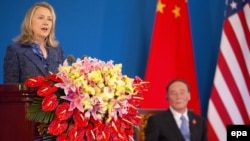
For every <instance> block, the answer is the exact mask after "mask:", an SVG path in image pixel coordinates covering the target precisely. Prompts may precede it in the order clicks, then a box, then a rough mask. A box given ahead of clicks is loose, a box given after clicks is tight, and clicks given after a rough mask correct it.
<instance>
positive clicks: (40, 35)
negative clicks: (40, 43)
mask: <svg viewBox="0 0 250 141" xmlns="http://www.w3.org/2000/svg"><path fill="white" fill-rule="evenodd" d="M52 24H53V17H52V14H51V12H50V10H49V9H47V8H45V7H38V8H37V9H36V11H35V13H34V15H33V17H32V19H31V28H32V32H33V34H34V37H33V39H34V40H41V39H42V40H44V39H45V38H46V37H47V36H48V35H49V34H50V31H51V27H52Z"/></svg>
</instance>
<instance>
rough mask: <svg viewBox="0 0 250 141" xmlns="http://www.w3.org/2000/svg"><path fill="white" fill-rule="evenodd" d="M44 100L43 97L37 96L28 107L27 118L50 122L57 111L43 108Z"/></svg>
mask: <svg viewBox="0 0 250 141" xmlns="http://www.w3.org/2000/svg"><path fill="white" fill-rule="evenodd" d="M42 100H43V98H41V97H35V98H34V99H33V101H32V103H31V105H30V106H29V107H28V110H27V114H26V118H27V119H28V120H31V121H35V122H43V123H49V122H51V121H52V120H53V118H54V116H55V112H54V111H51V112H44V111H43V110H42V107H41V106H42Z"/></svg>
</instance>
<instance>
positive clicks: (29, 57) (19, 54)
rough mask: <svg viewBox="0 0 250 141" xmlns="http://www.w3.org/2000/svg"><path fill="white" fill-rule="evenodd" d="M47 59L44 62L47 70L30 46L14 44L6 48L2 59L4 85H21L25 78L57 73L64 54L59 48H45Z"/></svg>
mask: <svg viewBox="0 0 250 141" xmlns="http://www.w3.org/2000/svg"><path fill="white" fill-rule="evenodd" d="M46 49H47V53H48V55H47V56H48V57H47V58H46V62H47V65H48V70H46V69H45V68H44V65H43V63H42V61H41V59H40V58H39V56H38V55H36V54H35V53H34V52H33V51H32V47H31V45H30V44H25V45H24V44H22V45H21V44H18V43H14V44H12V45H10V46H8V47H7V49H6V54H5V58H4V67H3V68H4V83H5V84H14V83H23V82H24V81H25V80H26V79H27V78H29V77H34V76H37V75H43V76H45V75H48V74H49V73H50V72H52V73H57V72H58V67H59V64H62V63H63V61H64V54H63V50H62V48H61V47H46Z"/></svg>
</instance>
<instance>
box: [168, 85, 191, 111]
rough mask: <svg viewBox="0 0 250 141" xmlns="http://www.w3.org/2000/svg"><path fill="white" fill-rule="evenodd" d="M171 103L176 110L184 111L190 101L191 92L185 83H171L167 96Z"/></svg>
mask: <svg viewBox="0 0 250 141" xmlns="http://www.w3.org/2000/svg"><path fill="white" fill-rule="evenodd" d="M167 99H168V102H169V104H170V105H171V106H172V108H173V109H175V110H176V111H178V112H180V113H183V112H184V111H185V110H186V108H187V104H188V101H189V100H190V93H189V91H188V87H187V85H186V84H185V83H183V82H180V81H176V82H174V83H173V84H171V85H170V87H169V90H168V96H167Z"/></svg>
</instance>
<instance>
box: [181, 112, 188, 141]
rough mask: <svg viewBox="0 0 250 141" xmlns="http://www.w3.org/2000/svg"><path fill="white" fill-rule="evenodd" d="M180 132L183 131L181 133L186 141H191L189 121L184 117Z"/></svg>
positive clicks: (182, 117)
mask: <svg viewBox="0 0 250 141" xmlns="http://www.w3.org/2000/svg"><path fill="white" fill-rule="evenodd" d="M180 130H181V133H182V135H183V137H184V139H185V141H190V135H189V130H188V123H187V119H186V118H185V117H184V116H183V115H182V116H181V127H180Z"/></svg>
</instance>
